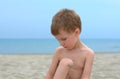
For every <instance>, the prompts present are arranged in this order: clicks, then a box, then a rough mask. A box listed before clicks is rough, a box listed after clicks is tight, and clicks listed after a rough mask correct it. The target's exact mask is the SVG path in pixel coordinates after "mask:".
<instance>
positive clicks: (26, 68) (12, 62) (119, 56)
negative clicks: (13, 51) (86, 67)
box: [0, 53, 120, 79]
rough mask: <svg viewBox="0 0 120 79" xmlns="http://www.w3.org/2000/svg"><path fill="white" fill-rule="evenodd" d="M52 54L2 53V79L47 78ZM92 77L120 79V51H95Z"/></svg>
mask: <svg viewBox="0 0 120 79" xmlns="http://www.w3.org/2000/svg"><path fill="white" fill-rule="evenodd" d="M51 57H52V55H46V54H38V55H0V79H45V75H46V73H47V71H48V68H49V66H50V63H51ZM91 79H120V53H109V54H108V53H95V59H94V65H93V69H92V74H91Z"/></svg>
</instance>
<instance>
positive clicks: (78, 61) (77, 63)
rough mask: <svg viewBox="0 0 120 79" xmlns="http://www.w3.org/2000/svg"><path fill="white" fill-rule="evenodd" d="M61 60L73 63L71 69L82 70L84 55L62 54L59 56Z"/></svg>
mask: <svg viewBox="0 0 120 79" xmlns="http://www.w3.org/2000/svg"><path fill="white" fill-rule="evenodd" d="M62 58H69V59H71V60H72V61H73V63H74V65H73V66H72V68H73V69H76V70H77V69H83V67H84V64H85V55H84V54H81V53H75V54H64V55H62V56H61V58H60V59H62Z"/></svg>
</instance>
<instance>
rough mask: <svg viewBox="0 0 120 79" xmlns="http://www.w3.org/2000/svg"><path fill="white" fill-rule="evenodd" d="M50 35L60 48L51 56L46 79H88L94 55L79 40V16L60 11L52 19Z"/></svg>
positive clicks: (65, 10) (72, 12)
mask: <svg viewBox="0 0 120 79" xmlns="http://www.w3.org/2000/svg"><path fill="white" fill-rule="evenodd" d="M51 33H52V34H53V35H54V36H55V38H56V39H57V40H58V41H59V43H60V44H61V46H60V47H58V48H57V49H56V51H55V53H54V55H53V59H52V64H51V66H50V69H49V71H48V74H47V76H46V79H90V73H91V69H92V64H93V59H94V53H93V51H92V50H91V49H90V48H88V47H87V46H86V45H84V44H83V43H82V42H81V41H80V39H79V35H80V33H81V20H80V17H79V15H77V14H76V13H75V12H74V11H73V10H70V9H63V10H60V11H59V12H58V13H57V14H56V15H55V16H54V17H53V19H52V25H51Z"/></svg>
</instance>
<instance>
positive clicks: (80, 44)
mask: <svg viewBox="0 0 120 79" xmlns="http://www.w3.org/2000/svg"><path fill="white" fill-rule="evenodd" d="M84 46H85V45H84V44H83V43H82V42H81V41H80V39H79V38H78V39H77V41H76V43H75V46H74V48H73V49H78V48H79V49H81V48H83V47H84Z"/></svg>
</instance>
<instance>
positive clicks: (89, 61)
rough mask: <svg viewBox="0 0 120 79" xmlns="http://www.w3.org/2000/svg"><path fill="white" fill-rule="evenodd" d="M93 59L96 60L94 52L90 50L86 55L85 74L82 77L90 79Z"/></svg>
mask: <svg viewBox="0 0 120 79" xmlns="http://www.w3.org/2000/svg"><path fill="white" fill-rule="evenodd" d="M93 61H94V52H93V51H90V52H89V53H88V54H87V57H86V61H85V66H84V70H83V74H82V79H90V74H91V70H92V65H93Z"/></svg>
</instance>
